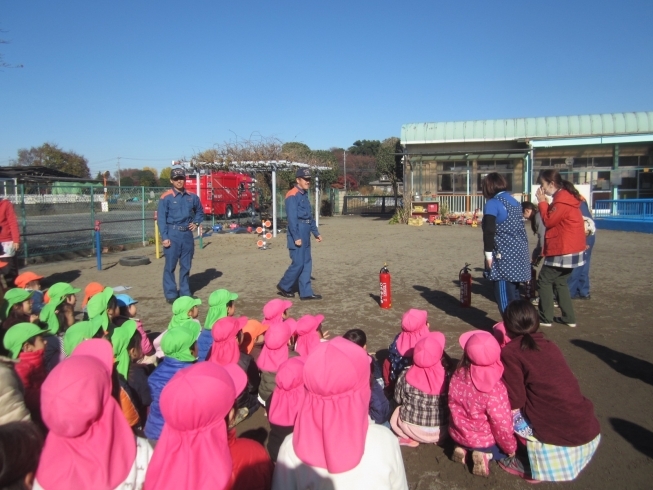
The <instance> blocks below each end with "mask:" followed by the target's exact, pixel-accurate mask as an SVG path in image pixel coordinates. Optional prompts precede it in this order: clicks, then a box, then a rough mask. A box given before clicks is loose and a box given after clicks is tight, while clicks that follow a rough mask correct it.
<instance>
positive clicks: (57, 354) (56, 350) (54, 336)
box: [39, 282, 80, 373]
mask: <svg viewBox="0 0 653 490" xmlns="http://www.w3.org/2000/svg"><path fill="white" fill-rule="evenodd" d="M79 291H80V289H77V288H74V287H72V286H71V285H70V284H68V283H66V282H58V283H56V284H53V285H52V287H51V288H50V289H48V291H47V292H46V293H45V298H44V299H45V305H44V306H43V308H41V313H40V315H39V322H40V323H41V326H42V327H44V328H46V329H47V330H48V332H47V334H46V335H45V336H44V338H45V340H47V345H46V347H45V369H46V371H47V372H48V373H49V372H50V371H52V370H53V369H54V367H55V366H56V365H57V364H59V362H61V361H62V360H63V359H64V358H65V353H64V349H63V337H64V335H65V333H66V330H68V328H69V327H70V326H71V325H73V324H74V323H75V304H76V303H77V297H76V296H75V295H76V294H77V293H78V292H79Z"/></svg>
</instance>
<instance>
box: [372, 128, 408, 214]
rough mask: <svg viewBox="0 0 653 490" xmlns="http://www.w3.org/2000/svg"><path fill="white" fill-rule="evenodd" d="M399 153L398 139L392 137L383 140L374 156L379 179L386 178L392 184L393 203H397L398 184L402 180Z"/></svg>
mask: <svg viewBox="0 0 653 490" xmlns="http://www.w3.org/2000/svg"><path fill="white" fill-rule="evenodd" d="M401 153H402V147H401V142H400V140H399V138H396V137H394V136H393V137H391V138H387V139H385V140H383V143H381V145H380V146H379V150H378V152H377V154H376V171H377V173H378V175H379V177H385V178H387V179H388V180H389V181H390V183H391V184H392V193H393V195H394V196H395V203H396V202H397V190H398V189H397V188H398V183H399V182H400V181H401V180H402V179H403V167H402V163H401V157H402V155H401Z"/></svg>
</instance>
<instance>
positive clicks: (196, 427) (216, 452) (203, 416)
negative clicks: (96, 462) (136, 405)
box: [144, 362, 246, 490]
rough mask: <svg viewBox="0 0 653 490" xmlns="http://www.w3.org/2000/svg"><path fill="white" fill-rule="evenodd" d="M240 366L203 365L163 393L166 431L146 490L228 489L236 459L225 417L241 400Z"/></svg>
mask: <svg viewBox="0 0 653 490" xmlns="http://www.w3.org/2000/svg"><path fill="white" fill-rule="evenodd" d="M238 370H239V371H240V372H241V373H242V378H244V379H245V382H246V376H245V373H244V372H243V370H242V369H240V368H239V367H238V366H235V365H230V366H225V367H222V366H218V365H217V364H214V363H212V362H200V363H197V364H194V365H193V366H190V367H187V368H186V369H182V370H181V371H178V372H177V374H175V375H174V376H173V377H172V379H171V380H170V382H169V383H168V384H167V385H166V387H165V388H164V389H163V391H162V392H161V413H162V414H163V417H164V418H165V425H164V426H163V431H162V432H161V438H160V439H159V442H158V443H157V446H156V451H154V455H153V456H152V460H151V461H150V464H149V466H148V468H147V474H146V476H145V487H144V488H145V490H153V489H157V490H159V489H162V490H168V489H170V490H172V489H179V488H225V487H226V486H227V484H228V482H229V479H230V478H231V472H232V459H231V453H230V451H229V445H228V443H227V426H226V422H225V417H226V416H227V414H228V413H229V410H231V408H232V407H233V405H234V401H235V400H236V397H237V396H238V386H236V385H237V384H238V385H242V386H243V387H244V384H243V382H242V379H241V380H240V381H238V380H237V381H236V382H234V378H233V376H234V375H236V376H237V374H236V373H237V372H238Z"/></svg>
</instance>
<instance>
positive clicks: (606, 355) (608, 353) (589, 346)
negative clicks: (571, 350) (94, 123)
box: [570, 339, 653, 385]
mask: <svg viewBox="0 0 653 490" xmlns="http://www.w3.org/2000/svg"><path fill="white" fill-rule="evenodd" d="M570 342H571V343H572V344H574V345H575V346H576V347H580V348H581V349H585V350H586V351H587V352H589V353H590V354H594V355H595V356H596V357H598V358H599V359H601V360H602V361H603V362H605V363H606V364H607V365H608V366H610V367H611V368H612V369H614V370H615V371H617V372H618V373H619V374H622V375H624V376H627V377H629V378H635V379H640V380H642V381H643V382H644V383H646V384H649V385H653V364H651V363H650V362H648V361H643V360H642V359H638V358H636V357H633V356H630V355H628V354H624V353H623V352H619V351H616V350H613V349H610V348H609V347H606V346H604V345H601V344H597V343H594V342H590V341H589V340H580V339H572V340H570Z"/></svg>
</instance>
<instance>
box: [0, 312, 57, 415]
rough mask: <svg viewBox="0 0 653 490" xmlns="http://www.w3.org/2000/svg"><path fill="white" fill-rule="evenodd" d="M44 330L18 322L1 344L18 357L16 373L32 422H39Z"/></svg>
mask: <svg viewBox="0 0 653 490" xmlns="http://www.w3.org/2000/svg"><path fill="white" fill-rule="evenodd" d="M44 333H45V330H43V329H41V327H39V326H38V325H34V324H33V323H18V324H16V325H14V326H13V327H11V328H10V329H9V330H7V332H6V333H5V336H4V339H3V340H2V342H3V345H4V347H5V349H6V350H7V351H9V354H10V356H11V358H12V359H18V361H19V362H18V363H17V364H16V374H18V377H19V378H20V380H21V382H22V383H23V387H24V389H25V405H26V406H27V409H28V410H29V411H30V413H31V415H32V420H33V421H34V422H36V423H37V424H38V423H41V386H42V385H43V381H44V380H45V377H46V376H47V373H46V371H45V365H44V363H43V358H44V353H45V344H46V341H45V340H43V334H44Z"/></svg>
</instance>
